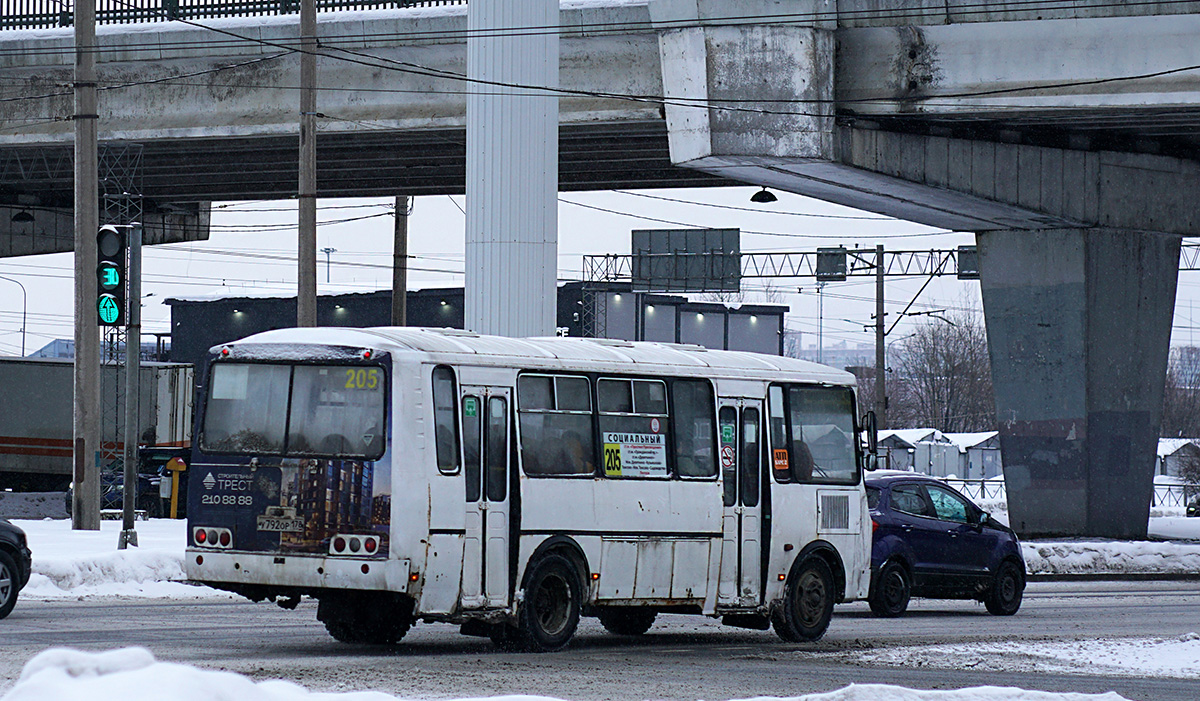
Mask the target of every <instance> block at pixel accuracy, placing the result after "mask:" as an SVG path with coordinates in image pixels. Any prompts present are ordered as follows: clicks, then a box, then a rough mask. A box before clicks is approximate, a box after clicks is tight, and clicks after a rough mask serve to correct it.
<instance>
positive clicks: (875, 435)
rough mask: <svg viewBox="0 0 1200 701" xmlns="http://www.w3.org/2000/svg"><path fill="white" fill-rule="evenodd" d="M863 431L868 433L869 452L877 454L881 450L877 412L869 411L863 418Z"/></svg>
mask: <svg viewBox="0 0 1200 701" xmlns="http://www.w3.org/2000/svg"><path fill="white" fill-rule="evenodd" d="M862 426H863V431H864V432H865V433H866V434H867V452H868V453H870V454H871V455H876V454H877V453H878V452H879V420H878V419H876V418H875V412H873V411H868V412H867V413H866V414H865V415H863V419H862Z"/></svg>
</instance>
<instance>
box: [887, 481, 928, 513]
mask: <svg viewBox="0 0 1200 701" xmlns="http://www.w3.org/2000/svg"><path fill="white" fill-rule="evenodd" d="M923 492H924V489H923V488H922V487H921V485H919V484H898V485H896V486H894V487H892V508H893V509H895V510H896V511H901V512H903V513H906V514H913V515H914V516H933V514H932V513H930V511H929V507H928V506H927V505H926V503H925V495H924V493H923Z"/></svg>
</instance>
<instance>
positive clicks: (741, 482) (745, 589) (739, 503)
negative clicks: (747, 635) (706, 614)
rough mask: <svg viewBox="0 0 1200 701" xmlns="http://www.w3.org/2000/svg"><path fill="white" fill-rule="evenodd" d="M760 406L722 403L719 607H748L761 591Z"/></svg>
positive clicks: (752, 402) (757, 403)
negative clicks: (721, 510)
mask: <svg viewBox="0 0 1200 701" xmlns="http://www.w3.org/2000/svg"><path fill="white" fill-rule="evenodd" d="M761 416H762V402H761V401H757V400H749V399H736V400H735V399H722V400H721V409H720V414H719V418H718V423H719V424H720V431H721V436H720V438H721V442H720V443H721V480H722V487H723V499H724V514H723V518H722V519H721V521H722V532H723V533H722V535H723V537H722V546H721V582H720V585H719V588H718V590H717V592H718V595H717V598H718V601H719V603H721V604H723V605H726V606H738V607H754V606H757V605H758V604H759V603H760V601H759V599H760V598H761V591H762V517H763V514H762V495H761V491H762V443H761V440H762V438H761V436H762V431H761Z"/></svg>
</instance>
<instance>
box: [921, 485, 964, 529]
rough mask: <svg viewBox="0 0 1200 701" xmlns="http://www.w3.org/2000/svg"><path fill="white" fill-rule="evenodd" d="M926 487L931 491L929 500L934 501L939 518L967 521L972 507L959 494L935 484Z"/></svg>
mask: <svg viewBox="0 0 1200 701" xmlns="http://www.w3.org/2000/svg"><path fill="white" fill-rule="evenodd" d="M926 489H927V490H928V492H929V500H930V501H932V502H933V510H934V511H935V512H936V513H937V517H938V518H939V519H941V520H943V521H954V522H956V523H967V515H968V514H970V513H971V509H970V507H968V506H967V503H966V502H965V501H963V500H962V499H961V498H960V497H959V496H958V495H957V494H955V493H953V492H951V491H949V490H946V489H943V488H941V487H935V486H933V485H930V486H928V487H926Z"/></svg>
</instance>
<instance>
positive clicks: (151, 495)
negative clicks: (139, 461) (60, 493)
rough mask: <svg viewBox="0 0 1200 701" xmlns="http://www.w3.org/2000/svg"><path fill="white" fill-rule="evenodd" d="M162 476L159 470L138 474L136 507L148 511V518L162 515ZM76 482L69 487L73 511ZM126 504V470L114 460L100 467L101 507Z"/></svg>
mask: <svg viewBox="0 0 1200 701" xmlns="http://www.w3.org/2000/svg"><path fill="white" fill-rule="evenodd" d="M161 479H162V478H161V476H160V475H159V474H158V473H157V472H139V473H138V476H137V480H138V481H137V484H138V488H137V501H135V502H134V508H135V509H138V510H139V511H145V512H146V518H159V517H161V516H162V513H163V509H162V500H161V499H160V498H159V484H160V481H161ZM74 492H75V483H74V482H72V483H71V486H70V487H68V488H67V495H66V507H67V513H68V514H69V513H71V508H72V503H73V501H72V500H73V499H74ZM124 505H125V471H124V468H122V467H121V463H120V462H119V461H118V462H113V463H111V464H109V465H105V466H104V467H102V468H101V469H100V508H101V509H102V510H103V509H117V510H120V509H121V508H123V507H124Z"/></svg>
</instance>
